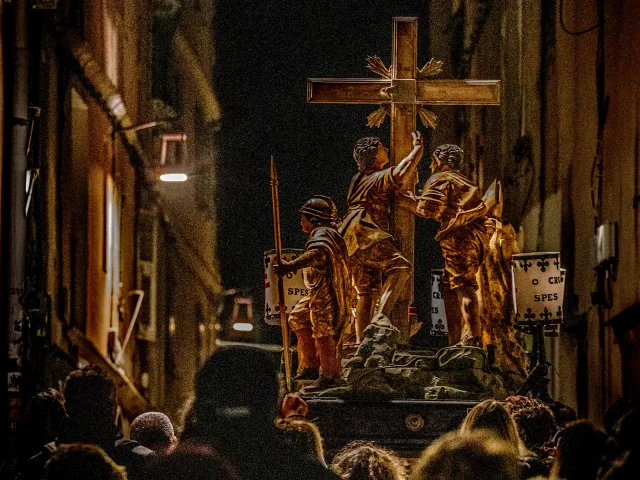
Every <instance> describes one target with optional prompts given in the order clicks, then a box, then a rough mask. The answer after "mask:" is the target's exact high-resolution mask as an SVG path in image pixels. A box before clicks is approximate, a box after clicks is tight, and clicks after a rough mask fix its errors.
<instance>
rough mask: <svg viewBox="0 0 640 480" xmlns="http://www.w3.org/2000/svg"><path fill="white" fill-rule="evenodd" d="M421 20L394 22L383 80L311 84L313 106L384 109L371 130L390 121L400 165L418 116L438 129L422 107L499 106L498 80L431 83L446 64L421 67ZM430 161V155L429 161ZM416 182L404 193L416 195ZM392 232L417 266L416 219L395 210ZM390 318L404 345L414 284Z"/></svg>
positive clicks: (377, 63)
mask: <svg viewBox="0 0 640 480" xmlns="http://www.w3.org/2000/svg"><path fill="white" fill-rule="evenodd" d="M417 46H418V19H417V18H415V17H394V19H393V37H392V50H391V68H387V67H385V66H384V64H383V63H382V61H381V60H380V59H379V58H378V57H369V58H367V61H368V62H369V65H368V66H367V68H368V69H369V70H371V71H373V72H375V73H377V74H379V75H380V76H381V77H382V78H380V79H375V78H348V79H338V78H310V79H308V80H307V102H309V103H353V104H357V103H367V104H380V108H379V109H378V110H377V111H376V112H374V113H373V114H371V115H369V123H368V124H369V126H371V127H372V126H380V124H381V123H382V122H383V120H384V118H385V116H386V115H387V114H388V115H389V117H390V119H391V122H390V123H391V137H390V147H389V149H390V152H389V153H390V160H391V165H396V164H397V163H398V162H399V161H401V160H402V159H403V158H404V157H405V156H406V155H407V154H408V153H409V152H410V151H411V149H412V145H411V132H412V131H414V130H415V129H416V114H418V115H420V118H421V120H422V122H423V123H424V124H425V126H427V127H434V126H435V125H436V121H437V119H436V116H435V115H434V114H433V113H432V112H430V111H429V110H427V109H426V108H425V107H424V105H499V104H500V81H499V80H428V79H427V78H428V77H430V76H432V75H435V74H437V73H439V72H440V71H441V66H442V62H434V61H433V60H432V61H430V62H428V63H427V64H426V65H425V66H424V67H422V68H420V69H419V68H418V66H417ZM425 158H426V159H427V161H428V154H427V155H426V157H425ZM416 182H417V174H416V176H415V177H414V178H413V179H411V180H410V181H408V182H407V184H406V185H403V186H402V188H405V189H407V190H411V191H413V189H414V187H415V184H416ZM391 229H392V234H393V236H394V238H395V242H396V245H397V246H398V248H400V250H401V251H402V252H403V253H404V255H405V256H406V257H407V258H408V259H409V261H411V263H412V264H413V258H414V231H415V225H414V216H413V214H412V213H409V212H406V211H404V210H402V209H399V208H398V209H396V208H392V214H391ZM405 290H406V291H405V293H404V294H403V296H402V297H401V298H400V299H399V300H398V302H397V303H396V306H395V308H394V311H393V314H392V321H393V324H394V325H395V326H396V327H398V328H399V329H400V332H401V338H400V342H401V343H408V341H409V335H410V332H409V317H408V310H409V309H408V307H409V305H410V304H411V303H412V302H413V281H412V280H411V281H410V283H408V285H407V286H406V287H405Z"/></svg>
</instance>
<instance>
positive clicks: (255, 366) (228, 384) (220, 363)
mask: <svg viewBox="0 0 640 480" xmlns="http://www.w3.org/2000/svg"><path fill="white" fill-rule="evenodd" d="M277 407H278V381H277V376H276V367H275V365H274V363H273V361H272V360H271V357H270V355H269V354H268V353H267V352H264V351H262V350H259V349H257V348H252V347H243V346H232V347H225V348H220V349H219V350H217V351H216V352H215V353H214V354H213V355H211V357H209V359H208V360H207V361H206V362H205V364H204V365H203V366H202V368H201V369H200V371H199V372H198V375H197V377H196V385H195V400H194V404H193V414H194V415H195V422H196V423H198V424H199V425H200V427H204V426H206V424H211V425H214V424H216V423H220V422H224V423H243V422H244V423H246V422H251V423H256V422H257V423H261V424H262V423H265V422H266V423H271V424H272V423H273V420H274V419H275V414H276V410H277Z"/></svg>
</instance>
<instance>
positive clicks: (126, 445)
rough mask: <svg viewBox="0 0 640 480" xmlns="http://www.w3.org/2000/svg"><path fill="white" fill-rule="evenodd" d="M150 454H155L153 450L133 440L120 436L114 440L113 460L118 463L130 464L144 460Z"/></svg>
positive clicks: (150, 455)
mask: <svg viewBox="0 0 640 480" xmlns="http://www.w3.org/2000/svg"><path fill="white" fill-rule="evenodd" d="M152 456H155V453H154V452H153V450H151V449H149V448H147V447H145V446H144V445H142V444H141V443H139V442H136V441H135V440H125V439H123V438H121V439H119V440H116V442H115V444H114V447H113V457H114V458H113V460H114V461H115V462H116V463H117V464H119V465H124V466H130V465H131V464H137V463H139V462H141V461H145V460H146V458H147V457H152Z"/></svg>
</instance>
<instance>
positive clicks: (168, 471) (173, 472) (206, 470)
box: [142, 444, 242, 480]
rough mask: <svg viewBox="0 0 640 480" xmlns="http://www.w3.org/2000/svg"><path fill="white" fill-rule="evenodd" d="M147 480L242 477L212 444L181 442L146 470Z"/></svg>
mask: <svg viewBox="0 0 640 480" xmlns="http://www.w3.org/2000/svg"><path fill="white" fill-rule="evenodd" d="M142 478H143V479H144V480H241V478H242V477H241V476H240V474H239V473H238V472H237V471H236V470H235V469H234V468H233V467H232V466H231V464H230V463H229V462H228V461H227V460H226V459H225V458H223V457H222V456H221V455H220V454H219V453H217V452H216V451H215V450H214V449H213V448H212V447H211V446H208V445H195V444H186V445H178V446H177V447H176V449H175V450H173V451H172V452H171V453H169V454H168V455H163V456H158V457H156V458H154V459H153V461H152V462H149V465H148V466H147V468H145V470H144V471H143V474H142Z"/></svg>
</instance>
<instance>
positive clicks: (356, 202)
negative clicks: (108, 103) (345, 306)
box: [340, 132, 423, 343]
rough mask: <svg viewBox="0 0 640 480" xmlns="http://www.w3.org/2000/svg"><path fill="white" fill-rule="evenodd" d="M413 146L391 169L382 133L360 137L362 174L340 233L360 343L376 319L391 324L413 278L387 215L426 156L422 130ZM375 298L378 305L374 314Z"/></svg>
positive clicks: (355, 151)
mask: <svg viewBox="0 0 640 480" xmlns="http://www.w3.org/2000/svg"><path fill="white" fill-rule="evenodd" d="M412 147H413V148H412V150H411V151H410V152H409V154H408V155H407V156H406V157H405V158H404V159H403V160H402V161H401V162H399V163H398V164H397V165H395V166H393V167H387V168H385V167H386V166H387V164H388V163H389V151H388V150H387V148H386V147H385V146H384V145H383V144H382V142H381V141H380V139H379V138H378V137H365V138H361V139H360V140H358V141H357V142H356V145H355V147H354V149H353V158H354V160H355V162H356V164H357V165H358V173H357V174H356V175H355V176H354V177H353V179H352V180H351V184H350V185H349V192H348V193H347V204H348V211H347V214H346V215H345V217H344V218H343V221H342V225H341V227H340V233H341V235H342V236H343V238H344V241H345V243H346V245H347V251H348V254H349V258H350V260H351V264H352V269H353V276H354V283H355V287H356V291H357V294H358V301H357V305H356V337H357V342H358V343H360V342H361V341H362V338H363V334H364V330H365V328H366V327H367V326H368V325H369V323H370V322H371V320H372V318H376V319H377V321H378V322H389V317H390V316H391V311H392V309H393V306H394V304H395V302H396V300H397V299H398V297H399V296H400V294H401V292H402V288H403V286H404V285H405V283H406V281H407V279H408V278H409V277H410V276H411V272H412V265H411V262H409V260H407V259H406V258H405V256H404V255H402V253H401V252H400V250H399V249H398V248H397V247H396V246H395V245H394V244H393V243H392V240H393V238H392V235H391V233H389V213H390V207H391V202H392V200H393V199H394V198H395V195H396V191H397V190H398V188H400V185H402V184H403V183H404V182H405V181H406V180H407V179H408V178H410V176H411V175H413V173H414V172H415V170H416V167H417V165H418V162H420V159H421V158H422V153H423V143H422V135H421V134H420V132H413V133H412ZM383 276H384V277H385V279H384V283H383V282H382V279H383ZM376 300H378V305H377V308H376V310H375V313H374V308H375V306H376V304H375V301H376Z"/></svg>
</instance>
